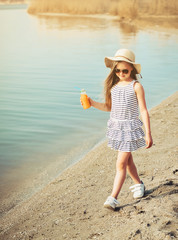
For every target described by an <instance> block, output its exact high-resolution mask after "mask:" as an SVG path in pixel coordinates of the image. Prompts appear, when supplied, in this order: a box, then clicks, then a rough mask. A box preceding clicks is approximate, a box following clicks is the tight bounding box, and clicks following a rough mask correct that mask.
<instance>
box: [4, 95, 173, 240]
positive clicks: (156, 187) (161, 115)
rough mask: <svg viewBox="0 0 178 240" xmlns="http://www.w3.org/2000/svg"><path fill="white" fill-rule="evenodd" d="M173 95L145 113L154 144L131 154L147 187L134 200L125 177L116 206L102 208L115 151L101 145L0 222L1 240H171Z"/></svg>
mask: <svg viewBox="0 0 178 240" xmlns="http://www.w3.org/2000/svg"><path fill="white" fill-rule="evenodd" d="M177 105H178V92H176V93H174V94H173V95H172V96H170V97H169V98H167V99H166V100H164V101H163V102H162V103H161V104H159V105H158V106H156V107H154V108H153V109H151V111H150V117H151V129H152V136H153V140H154V145H153V147H152V148H150V149H140V150H139V151H136V152H135V153H133V157H134V161H135V163H136V165H137V168H138V172H139V175H140V177H141V179H142V180H143V182H144V183H145V185H146V193H145V196H144V197H143V198H142V199H138V200H134V199H133V197H132V193H131V192H130V191H129V186H130V185H132V184H133V182H132V180H131V179H130V177H129V176H127V178H126V181H125V183H124V185H123V188H122V190H121V193H120V195H119V198H118V200H119V202H120V206H119V207H118V208H117V209H116V210H115V211H112V210H109V209H105V208H103V203H104V201H105V199H106V198H107V196H108V195H109V194H110V192H111V190H112V184H113V179H114V174H115V161H116V157H117V152H116V151H113V150H110V149H109V148H108V147H107V143H106V142H105V143H103V144H101V145H99V146H98V147H96V148H95V149H93V150H92V151H91V152H89V153H88V154H87V155H86V156H85V157H84V158H83V159H82V160H81V161H80V162H78V163H77V164H75V165H74V166H72V167H70V168H68V169H66V170H65V171H64V172H63V173H62V174H61V175H60V176H59V177H58V178H57V179H56V180H54V181H53V182H51V183H50V184H48V185H47V186H46V187H45V188H44V189H43V190H41V191H40V192H38V193H36V194H35V195H34V196H32V197H31V198H30V199H28V200H26V201H24V202H23V203H21V204H20V205H19V206H16V207H15V208H14V209H12V210H10V211H9V212H8V213H7V214H6V215H4V216H3V217H2V219H1V221H0V239H2V240H6V239H7V240H9V239H18V240H20V239H48V240H49V239H51V240H60V239H61V240H62V239H77V240H79V239H82V240H84V239H102V240H109V239H112V240H113V239H114V240H118V239H121V240H122V239H123V240H127V239H134V240H136V239H145V240H146V239H147V240H163V239H164V240H167V239H173V238H176V236H177V235H176V234H177V233H176V226H177V222H176V216H177V213H178V201H177V195H176V194H177V192H178V188H177V174H178V166H177V165H176V164H177V156H178V148H177V146H178V139H177V129H178V128H177Z"/></svg>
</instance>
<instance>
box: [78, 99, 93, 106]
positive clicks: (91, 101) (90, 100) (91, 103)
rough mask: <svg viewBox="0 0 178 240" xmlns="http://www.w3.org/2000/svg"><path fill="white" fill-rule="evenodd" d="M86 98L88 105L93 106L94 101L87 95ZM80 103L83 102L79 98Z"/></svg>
mask: <svg viewBox="0 0 178 240" xmlns="http://www.w3.org/2000/svg"><path fill="white" fill-rule="evenodd" d="M88 100H89V102H90V105H91V106H93V104H94V101H93V100H92V99H91V98H90V97H88ZM80 103H81V105H83V103H82V101H81V98H80Z"/></svg>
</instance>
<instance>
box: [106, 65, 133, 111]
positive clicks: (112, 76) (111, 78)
mask: <svg viewBox="0 0 178 240" xmlns="http://www.w3.org/2000/svg"><path fill="white" fill-rule="evenodd" d="M117 64H118V62H114V63H113V66H112V68H111V71H110V73H109V75H108V76H107V78H106V79H105V82H104V96H105V103H106V104H107V106H108V107H111V89H112V87H113V86H114V85H116V84H117V83H118V82H119V80H120V79H119V77H118V76H117V75H116V73H115V68H116V65H117ZM129 64H130V65H131V66H132V68H133V70H132V71H131V74H130V77H131V78H132V79H135V80H137V79H138V77H137V74H138V72H137V70H136V68H135V67H134V65H133V64H131V63H129ZM137 81H138V80H137Z"/></svg>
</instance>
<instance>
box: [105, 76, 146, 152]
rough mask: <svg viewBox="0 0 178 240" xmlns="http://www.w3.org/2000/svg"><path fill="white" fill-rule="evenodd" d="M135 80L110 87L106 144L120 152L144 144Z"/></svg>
mask: <svg viewBox="0 0 178 240" xmlns="http://www.w3.org/2000/svg"><path fill="white" fill-rule="evenodd" d="M135 82H136V80H133V81H132V82H130V83H129V84H127V85H126V86H119V85H118V84H116V85H115V86H113V88H112V89H111V99H112V107H111V113H110V119H109V120H108V122H107V133H106V136H107V137H108V146H109V147H110V148H112V149H115V150H119V151H122V152H133V151H135V150H137V149H138V148H141V147H145V146H146V144H145V140H144V138H143V137H144V136H145V134H144V132H143V129H142V125H143V123H142V121H141V120H140V119H139V110H138V102H137V97H136V94H135V90H134V83H135Z"/></svg>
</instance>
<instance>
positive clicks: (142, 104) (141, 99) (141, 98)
mask: <svg viewBox="0 0 178 240" xmlns="http://www.w3.org/2000/svg"><path fill="white" fill-rule="evenodd" d="M134 89H135V93H136V95H137V100H138V104H139V108H140V114H141V117H142V121H143V123H144V126H145V131H146V136H145V137H146V145H147V146H146V148H150V147H151V146H152V144H153V140H152V136H151V127H150V117H149V114H148V110H147V107H146V101H145V92H144V89H143V87H142V85H141V84H140V83H138V82H136V83H135V85H134Z"/></svg>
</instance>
